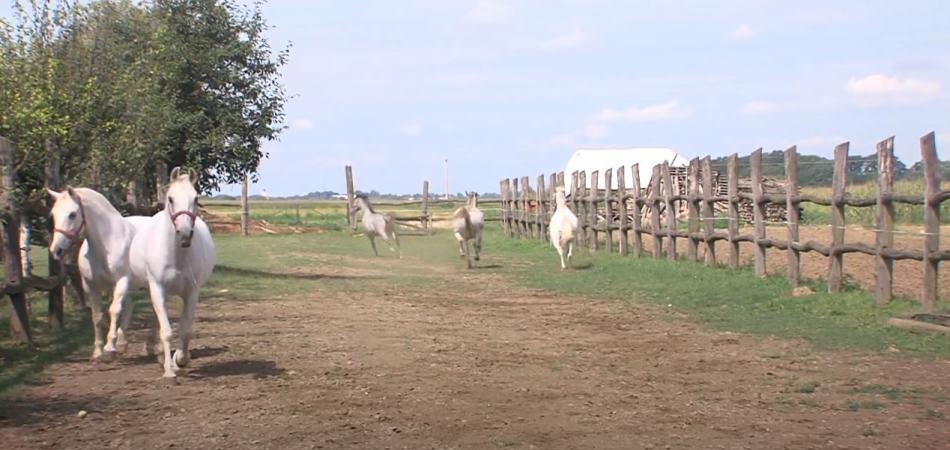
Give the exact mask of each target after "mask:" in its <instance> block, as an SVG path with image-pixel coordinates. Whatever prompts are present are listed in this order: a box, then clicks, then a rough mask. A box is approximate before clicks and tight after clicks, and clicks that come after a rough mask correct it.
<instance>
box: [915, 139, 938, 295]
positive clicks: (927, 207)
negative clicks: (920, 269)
mask: <svg viewBox="0 0 950 450" xmlns="http://www.w3.org/2000/svg"><path fill="white" fill-rule="evenodd" d="M920 160H921V161H923V163H924V252H923V256H924V279H923V283H922V284H923V285H922V286H921V298H920V302H921V304H922V305H923V309H924V311H927V312H930V311H933V309H934V305H935V304H936V302H937V297H938V286H937V283H938V269H939V268H940V266H939V264H940V259H939V253H940V202H939V199H938V195H939V194H940V175H941V174H940V172H941V168H940V161H939V160H938V159H937V143H936V142H935V136H934V133H933V132H930V133H928V134H927V135H925V136H924V137H922V138H920Z"/></svg>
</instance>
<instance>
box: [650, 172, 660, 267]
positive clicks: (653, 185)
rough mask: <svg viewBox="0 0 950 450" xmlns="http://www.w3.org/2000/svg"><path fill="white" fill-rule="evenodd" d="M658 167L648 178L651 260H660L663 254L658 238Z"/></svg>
mask: <svg viewBox="0 0 950 450" xmlns="http://www.w3.org/2000/svg"><path fill="white" fill-rule="evenodd" d="M659 195H660V166H659V165H655V166H653V176H652V177H651V178H650V199H649V203H650V235H651V236H653V259H660V253H662V252H663V238H661V237H660V199H659V197H658V196H659Z"/></svg>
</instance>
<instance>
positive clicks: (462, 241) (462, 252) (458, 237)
mask: <svg viewBox="0 0 950 450" xmlns="http://www.w3.org/2000/svg"><path fill="white" fill-rule="evenodd" d="M455 239H456V240H457V241H459V258H464V257H465V238H463V237H462V235H461V234H459V233H455Z"/></svg>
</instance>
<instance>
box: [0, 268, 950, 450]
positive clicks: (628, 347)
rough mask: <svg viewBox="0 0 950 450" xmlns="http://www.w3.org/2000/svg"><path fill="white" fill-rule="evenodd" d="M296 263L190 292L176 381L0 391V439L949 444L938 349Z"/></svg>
mask: <svg viewBox="0 0 950 450" xmlns="http://www.w3.org/2000/svg"><path fill="white" fill-rule="evenodd" d="M310 261H311V262H312V263H308V264H303V265H299V266H289V267H288V268H286V269H285V273H282V274H280V276H283V277H292V278H295V279H305V280H308V281H309V283H310V284H309V286H311V287H310V288H309V289H306V290H301V291H299V292H296V293H293V294H289V295H276V296H274V298H271V299H268V300H266V301H262V300H253V301H250V300H248V301H242V300H234V299H229V300H226V301H220V300H218V301H210V302H208V303H205V304H203V305H202V307H201V309H200V311H199V322H198V332H199V335H198V337H197V339H196V346H197V348H196V350H195V351H194V356H195V359H194V361H193V365H192V367H191V368H189V369H188V371H187V373H186V374H185V375H184V376H182V377H180V378H181V381H180V383H179V384H178V385H177V386H166V385H163V384H162V383H161V381H160V379H159V375H160V370H159V367H158V366H157V365H156V364H155V363H154V361H151V360H148V359H146V358H144V357H135V356H128V357H126V358H125V359H124V360H122V361H120V362H118V363H114V364H112V365H105V364H101V365H98V366H96V365H93V364H91V363H90V362H88V361H87V360H86V359H85V355H76V356H75V357H74V358H72V359H71V360H68V361H66V362H64V363H61V364H58V365H55V366H53V367H52V368H50V369H49V370H48V372H47V374H46V375H45V376H44V380H43V382H42V383H41V384H39V385H35V386H31V387H28V388H25V389H24V390H22V391H20V392H19V393H17V394H16V395H14V396H13V397H12V398H9V399H6V400H3V403H2V404H0V442H3V443H4V445H3V447H4V448H8V449H34V448H70V449H73V448H90V449H93V448H95V449H102V448H119V449H146V448H189V449H190V448H195V449H197V448H202V449H216V448H220V449H229V450H236V449H267V448H275V449H277V448H280V449H285V448H286V449H297V448H302V449H309V448H368V449H384V448H393V449H396V448H405V449H421V448H479V449H481V448H538V449H549V448H579V449H588V448H618V449H637V448H655V449H670V448H673V449H680V448H723V449H764V448H795V449H799V448H801V449H805V448H833V449H845V448H849V449H875V448H879V449H897V448H906V449H916V448H920V449H940V448H944V449H945V448H947V443H948V442H950V423H948V420H947V417H948V416H950V403H948V396H950V377H948V376H947V374H948V373H950V364H948V362H947V361H944V360H937V361H927V360H916V359H909V358H905V357H900V356H889V355H883V356H882V355H874V354H868V353H854V352H827V351H818V350H815V349H813V348H811V347H810V346H808V345H807V344H804V343H802V342H788V341H779V340H774V339H763V338H757V337H750V336H745V335H738V334H731V333H718V332H710V331H705V330H704V329H703V327H702V326H701V325H699V324H697V323H695V322H694V321H693V320H692V319H690V318H689V317H687V316H685V315H682V314H679V313H676V312H673V311H671V310H668V309H666V308H660V307H655V306H647V305H639V304H625V303H620V302H616V301H601V300H591V299H585V298H573V297H567V296H558V295H553V294H550V293H541V292H535V291H531V290H528V289H526V288H522V287H518V286H514V285H513V284H512V283H511V282H510V281H508V280H507V279H506V278H505V277H504V276H503V275H501V274H498V273H491V272H489V271H478V270H476V271H464V270H461V269H460V265H456V266H453V267H449V268H445V267H436V266H433V265H430V264H427V263H425V262H423V261H422V260H420V259H413V258H406V259H404V260H403V262H401V263H399V264H402V265H405V267H408V268H409V269H410V270H413V271H417V272H419V273H425V274H427V275H426V276H427V279H426V281H425V282H424V283H405V282H398V281H397V280H392V279H390V278H388V275H387V274H388V273H389V272H388V270H387V268H388V267H389V266H390V265H394V264H396V263H395V261H396V260H395V259H393V258H392V257H384V258H382V259H380V260H375V261H371V260H369V259H368V258H363V260H361V262H360V265H350V264H349V261H350V258H335V259H329V258H323V257H321V256H314V257H313V258H311V260H310ZM365 261H369V262H365ZM341 283H342V284H341ZM331 284H332V285H334V287H331V286H330V285H331ZM340 286H342V288H341V287H340ZM134 337H135V338H136V339H137V340H139V341H141V338H142V334H141V333H138V334H135V335H134ZM80 410H84V411H87V412H88V416H86V417H85V418H80V417H78V416H77V412H79V411H80Z"/></svg>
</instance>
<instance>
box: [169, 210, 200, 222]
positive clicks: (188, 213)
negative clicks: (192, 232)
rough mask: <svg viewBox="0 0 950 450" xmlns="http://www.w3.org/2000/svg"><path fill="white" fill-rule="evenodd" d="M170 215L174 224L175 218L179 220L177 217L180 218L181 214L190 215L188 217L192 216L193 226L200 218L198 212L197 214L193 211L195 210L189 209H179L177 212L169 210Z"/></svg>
mask: <svg viewBox="0 0 950 450" xmlns="http://www.w3.org/2000/svg"><path fill="white" fill-rule="evenodd" d="M168 215H169V216H171V218H172V225H175V220H177V219H178V218H179V217H181V216H188V217H190V218H191V225H192V226H194V225H195V221H196V220H197V219H198V215H197V214H195V213H193V212H191V211H190V210H187V209H183V210H181V211H178V212H175V213H173V212H171V210H169V212H168Z"/></svg>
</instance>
